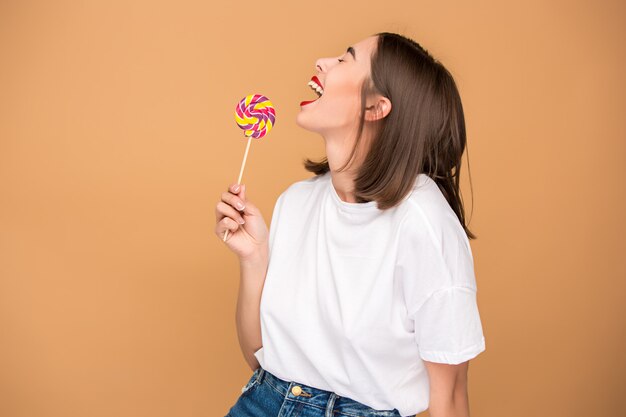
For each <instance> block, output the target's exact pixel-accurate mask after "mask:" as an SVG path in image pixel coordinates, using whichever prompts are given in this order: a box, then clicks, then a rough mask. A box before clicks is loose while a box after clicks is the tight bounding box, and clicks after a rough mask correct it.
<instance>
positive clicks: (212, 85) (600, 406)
mask: <svg viewBox="0 0 626 417" xmlns="http://www.w3.org/2000/svg"><path fill="white" fill-rule="evenodd" d="M625 18H626V10H625V5H624V2H622V1H591V0H588V1H571V0H570V1H538V0H531V1H526V2H502V1H495V0H492V1H471V2H469V1H468V2H442V1H428V2H426V1H402V2H393V1H391V2H390V1H387V2H369V3H365V2H362V1H341V2H335V3H334V4H333V3H330V2H328V3H325V2H314V3H310V2H287V1H285V2H282V3H279V2H272V1H267V2H249V3H248V4H247V5H241V3H237V2H219V3H218V2H215V3H213V4H209V2H208V1H205V2H203V1H194V2H180V1H179V2H173V1H172V2H165V1H119V2H111V1H54V2H51V1H24V0H20V1H18V0H14V1H11V0H3V1H1V2H0V415H2V416H3V417H26V416H29V417H44V416H45V417H56V416H64V417H74V416H76V417H78V416H81V417H82V416H90V417H100V416H120V417H122V416H124V417H125V416H128V417H130V416H133V417H134V416H137V417H140V416H150V417H158V416H223V415H224V414H226V412H227V410H228V408H229V407H230V406H231V405H232V404H233V403H234V401H235V400H236V399H237V396H238V395H239V393H240V388H241V386H242V385H243V384H244V383H245V382H246V381H247V379H248V378H249V375H250V373H251V371H250V369H249V368H248V367H247V365H246V363H245V362H244V360H243V356H242V355H241V353H240V351H239V345H238V342H237V336H236V329H235V321H234V313H235V301H236V296H237V287H238V279H239V276H238V273H239V272H238V271H239V270H238V265H237V259H236V257H235V256H234V255H233V254H232V253H230V252H229V251H228V250H227V249H226V247H225V246H224V245H223V243H222V242H221V241H220V240H219V239H218V238H217V237H216V236H215V235H214V234H213V228H214V221H215V219H214V208H215V205H216V204H217V202H218V200H219V198H220V194H221V193H222V191H224V190H225V189H226V187H227V186H228V184H230V183H232V182H235V181H236V179H237V175H238V173H239V167H240V164H241V160H242V157H243V152H244V149H245V140H243V138H242V132H241V131H240V130H239V129H238V128H237V126H236V125H235V122H234V119H233V111H234V107H235V104H236V103H237V101H238V100H239V99H240V98H242V97H243V96H245V95H247V94H251V93H254V92H259V93H262V94H265V95H267V96H268V97H269V98H270V99H271V100H272V101H273V102H274V104H275V106H276V109H277V117H278V119H277V123H276V125H275V128H274V129H273V130H272V132H271V133H270V134H269V135H268V136H267V137H266V138H265V139H263V140H262V141H260V142H255V143H253V146H252V148H251V150H250V155H249V158H248V163H247V165H246V170H245V172H244V177H243V183H245V184H247V186H248V197H249V199H250V200H251V201H253V202H254V203H256V204H257V205H258V206H259V207H260V208H261V209H262V210H263V212H264V214H265V217H266V221H267V222H268V224H269V221H270V219H271V214H272V209H273V207H274V202H275V200H276V198H277V197H278V195H279V194H280V193H281V192H282V191H283V190H284V189H285V188H286V187H288V186H289V185H290V184H291V183H293V182H295V181H298V180H301V179H304V178H307V177H309V176H310V174H309V173H307V172H306V171H304V169H303V168H302V165H301V160H302V158H304V157H305V156H310V157H319V156H322V155H323V152H324V148H323V141H322V138H321V137H319V136H318V135H315V134H312V133H310V132H307V131H304V130H302V129H300V128H299V127H298V126H296V124H295V116H296V114H297V112H298V111H299V106H298V103H299V102H300V101H301V100H304V99H310V98H312V97H313V95H312V93H311V91H310V90H309V89H308V87H307V86H306V83H307V82H308V80H309V78H310V77H311V76H312V75H313V74H314V62H315V60H316V59H317V58H318V57H320V56H329V55H337V54H339V53H341V52H342V51H344V50H345V48H346V47H347V46H348V45H350V44H351V43H355V42H357V41H358V40H360V39H362V38H364V37H366V36H369V35H370V34H373V33H375V32H379V31H396V32H400V33H402V34H405V35H408V36H411V37H413V38H414V39H415V40H417V41H418V42H420V43H421V44H422V45H423V46H425V47H426V48H427V49H428V50H429V51H430V52H431V53H433V54H434V55H435V57H436V58H438V59H440V60H441V61H442V62H443V63H444V64H445V65H446V66H447V67H448V68H449V69H450V71H451V72H452V73H453V75H454V76H455V78H456V80H457V83H458V85H459V88H460V91H461V96H462V99H463V103H464V107H465V112H466V122H467V127H468V140H469V160H470V169H469V174H471V180H472V181H471V184H470V182H469V178H468V170H467V160H465V162H464V164H465V165H464V171H463V177H462V178H463V196H464V200H465V202H466V206H467V213H468V217H469V218H470V219H471V222H470V227H471V229H472V230H473V231H474V232H475V233H476V234H477V235H478V239H477V240H475V241H472V248H473V253H474V257H475V266H476V276H477V282H478V288H479V292H478V301H479V307H480V312H481V317H482V320H483V327H484V333H485V337H486V341H487V342H486V343H487V350H486V351H485V352H484V353H482V354H481V355H479V357H477V358H476V359H475V360H473V361H472V362H471V365H470V400H471V411H472V416H485V417H486V416H509V417H517V416H552V417H557V416H564V417H565V416H568V417H571V416H592V415H593V416H596V415H597V416H617V415H625V413H626V405H625V403H624V401H623V394H624V392H625V383H624V372H625V371H626V364H625V362H626V360H625V359H624V352H625V351H626V337H625V336H626V335H625V332H626V323H625V321H626V320H625V318H626V311H625V310H626V309H625V307H624V304H623V303H624V295H625V278H626V262H625V260H624V258H625V257H624V253H625V249H626V248H625V244H624V236H625V233H626V227H625V222H624V217H623V215H624V213H625V212H626V207H625V205H626V204H625V201H626V195H625V194H626V184H625V180H626V172H625V171H626V169H625V165H624V157H625V156H626V152H625V151H626V149H625V148H626V141H625V138H626V126H625V124H624V121H623V116H624V114H625V111H626V99H625V98H624V97H625V95H624V93H626V91H625V90H626V89H625V88H624V87H625V86H624V73H626V66H625V62H626V60H625V58H626V57H625V50H624V39H626V36H625V35H626V33H625V32H626V30H625V29H624V24H623V23H624V21H625ZM472 193H473V194H472Z"/></svg>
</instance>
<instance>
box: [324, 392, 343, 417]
mask: <svg viewBox="0 0 626 417" xmlns="http://www.w3.org/2000/svg"><path fill="white" fill-rule="evenodd" d="M338 397H339V396H338V395H337V394H335V393H334V392H331V393H330V398H329V399H328V403H327V404H326V413H324V417H334V416H333V408H335V400H336V399H337V398H338Z"/></svg>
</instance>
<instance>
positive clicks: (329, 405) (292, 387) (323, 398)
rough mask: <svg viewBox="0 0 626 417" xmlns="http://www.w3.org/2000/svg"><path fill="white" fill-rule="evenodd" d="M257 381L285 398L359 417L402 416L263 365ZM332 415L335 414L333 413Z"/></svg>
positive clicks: (396, 411)
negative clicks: (282, 376)
mask: <svg viewBox="0 0 626 417" xmlns="http://www.w3.org/2000/svg"><path fill="white" fill-rule="evenodd" d="M254 373H255V374H256V378H254V377H253V379H256V382H257V383H258V384H259V385H260V384H265V383H267V384H269V385H270V387H271V388H273V389H274V390H275V391H277V392H278V393H279V394H281V395H283V396H284V397H285V399H290V400H295V401H301V402H304V403H306V404H308V405H311V406H314V407H318V408H321V409H323V410H326V409H330V410H332V411H336V412H340V413H344V414H346V415H350V414H353V415H354V416H359V417H361V416H362V417H401V416H400V413H399V412H398V410H396V409H393V410H376V409H374V408H371V407H369V406H367V405H365V404H363V403H360V402H358V401H355V400H353V399H351V398H348V397H342V396H340V395H338V394H336V393H334V392H332V391H326V390H323V389H320V388H315V387H312V386H310V385H306V384H302V383H300V382H297V381H286V380H283V379H280V378H279V377H277V376H276V375H274V374H272V373H271V372H269V371H268V370H267V369H265V368H263V367H259V368H257V369H256V371H254ZM330 415H333V413H331V414H330Z"/></svg>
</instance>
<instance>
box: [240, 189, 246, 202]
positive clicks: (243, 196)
mask: <svg viewBox="0 0 626 417" xmlns="http://www.w3.org/2000/svg"><path fill="white" fill-rule="evenodd" d="M239 198H241V201H243V203H244V204H246V186H245V184H241V192H240V193H239Z"/></svg>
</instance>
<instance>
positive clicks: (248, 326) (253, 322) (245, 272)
mask: <svg viewBox="0 0 626 417" xmlns="http://www.w3.org/2000/svg"><path fill="white" fill-rule="evenodd" d="M268 262H269V257H268V252H267V249H264V250H263V251H262V252H261V253H260V254H258V255H257V256H255V257H253V258H250V259H242V260H240V262H239V269H240V272H241V273H240V275H241V276H240V280H239V296H238V298H237V312H236V316H235V321H236V322H237V336H238V338H239V346H240V347H241V351H242V352H243V356H244V359H245V360H246V362H248V365H249V366H250V368H251V369H252V370H253V371H254V370H256V369H257V368H258V367H259V365H260V364H259V361H258V360H257V358H256V357H255V356H254V352H256V351H257V350H259V349H260V348H261V347H262V346H263V342H262V340H261V312H260V306H261V292H262V291H263V284H264V283H265V274H266V273H267V266H268Z"/></svg>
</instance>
